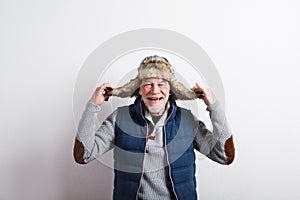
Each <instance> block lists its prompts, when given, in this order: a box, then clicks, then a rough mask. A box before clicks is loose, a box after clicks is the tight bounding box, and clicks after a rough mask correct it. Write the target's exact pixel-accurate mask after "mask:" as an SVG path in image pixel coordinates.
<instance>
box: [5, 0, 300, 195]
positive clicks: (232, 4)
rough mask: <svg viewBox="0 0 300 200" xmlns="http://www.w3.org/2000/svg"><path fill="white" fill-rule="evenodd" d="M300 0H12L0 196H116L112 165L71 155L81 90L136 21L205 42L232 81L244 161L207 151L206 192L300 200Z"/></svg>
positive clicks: (229, 92)
mask: <svg viewBox="0 0 300 200" xmlns="http://www.w3.org/2000/svg"><path fill="white" fill-rule="evenodd" d="M298 2H299V1H297V0H259V1H258V0H252V1H245V0H227V1H221V0H210V1H205V0H197V1H196V0H187V1H179V0H178V1H175V0H172V1H171V0H168V1H162V0H152V1H142V0H135V1H132V0H126V1H122V0H119V1H116V0H110V1H100V0H98V1H89V0H87V1H79V0H72V1H71V0H64V1H62V0H60V1H58V0H52V1H45V0H27V1H22V0H2V1H1V2H0V25H1V27H0V28H1V31H0V58H1V59H0V94H1V98H0V126H1V130H0V134H1V145H0V160H1V164H0V169H1V171H0V199H1V200H2V199H3V200H10V199H13V200H15V199H26V200H27V199H28V200H29V199H30V200H32V199H43V200H48V199H49V200H53V199H55V200H82V199H85V200H94V199H95V200H96V199H104V200H106V199H110V198H111V192H112V185H113V172H112V170H111V169H110V168H108V167H105V166H103V165H102V164H101V163H99V162H93V163H91V164H89V165H85V166H80V165H78V164H76V163H74V161H73V158H72V148H73V141H74V137H75V134H76V126H75V123H74V121H73V111H72V95H73V88H74V84H75V81H76V77H77V75H78V73H79V70H80V68H81V66H82V65H83V63H84V61H85V60H86V59H87V57H88V56H89V55H90V53H91V52H92V51H93V50H94V49H95V48H97V47H98V46H99V45H101V44H102V43H103V42H104V41H106V40H108V39H110V38H111V37H113V36H115V35H118V34H120V33H122V32H125V31H130V30H134V29H138V28H163V29H169V30H173V31H176V32H179V33H181V34H184V35H186V36H187V37H189V38H191V39H192V40H194V41H195V42H197V43H198V44H199V45H200V46H201V47H202V48H203V49H204V50H205V51H206V52H207V53H208V55H209V56H210V58H211V59H212V60H213V62H214V64H215V66H216V68H217V70H218V72H219V74H220V76H221V78H222V81H223V85H224V89H225V94H226V113H227V116H228V119H229V121H230V124H231V127H232V130H233V132H234V136H235V143H236V160H235V162H234V163H233V164H232V165H230V166H221V165H218V164H215V163H213V162H211V161H209V160H208V159H198V160H197V166H198V167H197V180H198V195H199V197H200V199H203V200H204V199H207V200H215V199H216V200H219V199H226V200H231V199H239V200H240V199H243V200H244V199H245V200H253V199H299V198H300V191H299V183H298V180H299V178H300V173H299V171H298V169H299V163H300V157H299V155H298V153H299V147H298V145H299V142H298V140H299V128H300V123H299V121H300V120H299V119H300V116H299V115H300V114H299V111H300V110H299V106H298V102H299V101H300V94H299V86H300V80H299V78H298V76H299V75H298V72H299V69H298V68H299V64H300V37H299V35H300V27H299V26H300V12H299V10H300V4H299V3H298Z"/></svg>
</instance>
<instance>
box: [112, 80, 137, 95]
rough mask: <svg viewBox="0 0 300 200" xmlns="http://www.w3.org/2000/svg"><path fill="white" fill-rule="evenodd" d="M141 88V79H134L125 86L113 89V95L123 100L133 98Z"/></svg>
mask: <svg viewBox="0 0 300 200" xmlns="http://www.w3.org/2000/svg"><path fill="white" fill-rule="evenodd" d="M139 87H140V81H139V79H137V78H135V79H132V80H131V81H130V82H128V83H126V84H125V85H123V86H121V87H118V88H115V89H113V91H112V95H113V96H117V97H122V98H126V97H132V96H135V95H134V94H135V93H136V91H137V90H138V89H139Z"/></svg>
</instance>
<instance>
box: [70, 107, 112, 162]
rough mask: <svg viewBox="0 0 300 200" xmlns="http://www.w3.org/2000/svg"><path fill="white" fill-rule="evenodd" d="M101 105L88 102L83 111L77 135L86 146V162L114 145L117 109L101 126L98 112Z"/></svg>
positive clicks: (84, 157)
mask: <svg viewBox="0 0 300 200" xmlns="http://www.w3.org/2000/svg"><path fill="white" fill-rule="evenodd" d="M99 112H101V107H100V106H98V105H95V104H93V103H92V102H88V103H87V105H86V108H85V111H84V112H83V114H82V116H81V119H80V122H79V125H78V131H77V135H76V139H77V140H79V141H80V142H81V143H82V145H83V146H84V156H83V159H84V162H85V163H89V162H91V161H92V160H94V159H95V158H97V157H99V156H100V155H102V154H103V153H105V152H107V151H109V150H110V149H112V148H113V146H114V140H115V135H114V126H115V119H116V113H117V111H114V112H113V113H112V114H110V115H109V116H108V117H107V118H106V119H105V120H104V121H103V122H102V124H101V125H100V126H99V123H98V119H97V116H98V113H99Z"/></svg>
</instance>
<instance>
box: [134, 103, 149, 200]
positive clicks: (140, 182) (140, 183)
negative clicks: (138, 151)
mask: <svg viewBox="0 0 300 200" xmlns="http://www.w3.org/2000/svg"><path fill="white" fill-rule="evenodd" d="M140 110H141V116H142V118H143V120H144V121H145V122H146V125H147V126H146V127H147V128H146V137H145V140H146V144H145V148H144V157H143V165H142V175H141V178H140V181H139V187H138V189H137V192H136V196H135V199H136V200H138V194H139V190H140V189H141V185H142V178H143V175H144V163H145V154H146V146H147V141H148V123H147V120H146V119H145V117H144V115H143V111H142V103H140Z"/></svg>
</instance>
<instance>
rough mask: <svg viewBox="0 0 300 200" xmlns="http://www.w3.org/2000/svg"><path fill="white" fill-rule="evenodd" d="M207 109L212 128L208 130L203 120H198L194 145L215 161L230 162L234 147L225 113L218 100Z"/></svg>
mask: <svg viewBox="0 0 300 200" xmlns="http://www.w3.org/2000/svg"><path fill="white" fill-rule="evenodd" d="M207 111H209V115H210V120H211V123H212V126H213V130H212V131H210V130H208V129H207V127H206V126H205V124H204V123H203V122H201V121H198V122H197V125H196V135H195V139H194V147H195V149H197V150H198V151H200V152H201V153H202V154H204V155H205V156H207V157H208V158H210V159H211V160H213V161H215V162H218V163H220V164H230V163H232V162H233V160H234V154H235V149H234V143H233V137H232V132H231V130H230V127H229V124H228V122H227V119H226V116H225V113H224V112H223V110H222V109H221V106H220V104H219V103H218V102H216V103H214V104H212V105H210V106H208V107H207Z"/></svg>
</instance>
